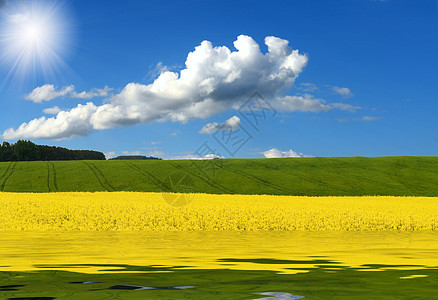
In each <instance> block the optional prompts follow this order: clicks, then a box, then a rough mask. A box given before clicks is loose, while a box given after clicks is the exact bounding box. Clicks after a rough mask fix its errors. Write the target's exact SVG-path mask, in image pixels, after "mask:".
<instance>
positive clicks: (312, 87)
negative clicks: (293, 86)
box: [298, 82, 319, 93]
mask: <svg viewBox="0 0 438 300" xmlns="http://www.w3.org/2000/svg"><path fill="white" fill-rule="evenodd" d="M298 89H299V90H301V91H303V92H307V93H314V92H317V91H319V87H318V86H317V85H316V84H314V83H309V82H303V83H300V85H299V86H298Z"/></svg>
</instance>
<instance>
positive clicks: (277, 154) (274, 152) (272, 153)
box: [262, 148, 312, 158]
mask: <svg viewBox="0 0 438 300" xmlns="http://www.w3.org/2000/svg"><path fill="white" fill-rule="evenodd" d="M262 154H263V155H264V156H265V157H266V158H281V157H312V156H311V155H305V154H303V153H297V152H295V151H293V150H292V149H290V150H288V151H280V150H278V149H276V148H272V149H270V150H267V151H265V152H262Z"/></svg>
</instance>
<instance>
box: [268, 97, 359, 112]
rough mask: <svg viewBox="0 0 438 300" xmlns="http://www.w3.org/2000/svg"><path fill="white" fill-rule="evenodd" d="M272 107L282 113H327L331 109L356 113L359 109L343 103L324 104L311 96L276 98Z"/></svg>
mask: <svg viewBox="0 0 438 300" xmlns="http://www.w3.org/2000/svg"><path fill="white" fill-rule="evenodd" d="M272 106H273V107H274V108H275V109H277V110H280V111H284V112H294V111H299V112H315V113H317V112H321V111H324V112H327V111H329V110H332V109H340V110H347V111H356V110H358V109H360V107H358V106H353V105H350V104H345V103H326V101H325V100H323V99H318V98H314V97H313V96H312V95H308V94H306V95H304V96H285V97H278V98H277V99H276V100H274V101H273V102H272Z"/></svg>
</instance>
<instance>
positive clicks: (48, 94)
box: [25, 84, 113, 103]
mask: <svg viewBox="0 0 438 300" xmlns="http://www.w3.org/2000/svg"><path fill="white" fill-rule="evenodd" d="M111 90H113V89H112V88H110V87H108V86H105V87H104V88H103V89H97V88H93V89H91V90H90V91H89V92H86V91H83V92H80V93H78V92H76V91H75V87H74V85H69V86H67V87H64V88H62V89H60V90H56V88H55V86H54V85H53V84H45V85H43V86H40V87H37V88H35V89H34V90H33V91H32V92H31V93H29V94H27V95H26V96H25V99H27V100H30V101H33V102H35V103H41V102H43V101H50V100H53V99H55V98H59V97H70V98H76V99H91V98H95V97H106V96H108V94H109V92H110V91H111Z"/></svg>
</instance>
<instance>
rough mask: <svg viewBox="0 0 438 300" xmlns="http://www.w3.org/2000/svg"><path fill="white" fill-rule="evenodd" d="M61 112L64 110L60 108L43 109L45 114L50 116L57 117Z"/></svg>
mask: <svg viewBox="0 0 438 300" xmlns="http://www.w3.org/2000/svg"><path fill="white" fill-rule="evenodd" d="M61 111H62V109H60V108H59V107H58V106H54V107H49V108H46V109H43V113H45V114H48V115H57V114H58V113H59V112H61Z"/></svg>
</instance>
